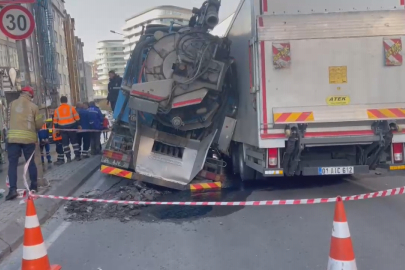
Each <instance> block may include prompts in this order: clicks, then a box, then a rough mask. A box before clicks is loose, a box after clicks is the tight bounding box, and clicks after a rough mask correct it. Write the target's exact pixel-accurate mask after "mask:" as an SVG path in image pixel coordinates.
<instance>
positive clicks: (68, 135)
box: [53, 96, 81, 162]
mask: <svg viewBox="0 0 405 270" xmlns="http://www.w3.org/2000/svg"><path fill="white" fill-rule="evenodd" d="M67 101H68V100H67V97H65V96H62V97H61V98H60V103H61V105H60V106H59V107H58V108H57V109H56V110H55V113H54V117H53V124H54V125H55V128H56V129H60V133H61V136H62V144H63V152H64V153H65V155H66V158H67V162H71V161H72V158H71V155H70V146H69V145H70V144H72V146H73V151H74V152H75V160H77V161H79V160H80V150H79V144H78V143H77V134H76V131H72V130H71V129H81V127H80V123H79V121H80V117H79V114H78V113H77V111H76V109H75V108H74V107H73V106H70V105H69V104H67Z"/></svg>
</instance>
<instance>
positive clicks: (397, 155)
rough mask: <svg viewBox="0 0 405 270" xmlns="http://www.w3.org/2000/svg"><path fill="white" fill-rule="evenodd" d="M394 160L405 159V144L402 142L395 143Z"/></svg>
mask: <svg viewBox="0 0 405 270" xmlns="http://www.w3.org/2000/svg"><path fill="white" fill-rule="evenodd" d="M392 150H393V152H394V162H395V163H401V162H403V161H404V145H403V144H402V143H393V144H392Z"/></svg>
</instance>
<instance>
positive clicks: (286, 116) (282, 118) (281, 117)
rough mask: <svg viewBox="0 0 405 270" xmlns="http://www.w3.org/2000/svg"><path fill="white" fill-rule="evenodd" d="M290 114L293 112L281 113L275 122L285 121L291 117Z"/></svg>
mask: <svg viewBox="0 0 405 270" xmlns="http://www.w3.org/2000/svg"><path fill="white" fill-rule="evenodd" d="M290 115H291V113H283V114H281V115H280V117H279V118H277V119H276V120H275V122H276V123H282V122H285V121H286V120H287V119H288V117H290Z"/></svg>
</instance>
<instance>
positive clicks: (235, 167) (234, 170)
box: [231, 143, 239, 175]
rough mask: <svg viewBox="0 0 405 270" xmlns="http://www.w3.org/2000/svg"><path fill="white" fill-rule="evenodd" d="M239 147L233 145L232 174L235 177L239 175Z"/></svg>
mask: <svg viewBox="0 0 405 270" xmlns="http://www.w3.org/2000/svg"><path fill="white" fill-rule="evenodd" d="M238 147H239V145H238V144H236V143H232V148H231V158H232V173H233V174H234V175H237V174H239V151H238Z"/></svg>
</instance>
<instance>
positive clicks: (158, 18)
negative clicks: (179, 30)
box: [123, 5, 192, 60]
mask: <svg viewBox="0 0 405 270" xmlns="http://www.w3.org/2000/svg"><path fill="white" fill-rule="evenodd" d="M191 15H192V12H191V10H190V9H186V8H182V7H176V6H170V5H165V6H158V7H154V8H151V9H148V10H145V11H143V12H141V13H138V14H136V15H134V16H132V17H131V18H129V19H127V20H125V26H124V27H123V31H124V37H125V41H124V46H125V49H124V53H125V60H128V59H129V57H130V54H131V52H132V50H133V49H134V48H135V45H136V43H137V42H138V40H139V38H140V36H141V34H142V31H143V29H144V27H146V26H147V25H149V24H160V25H167V26H170V25H174V26H176V25H177V26H178V25H188V22H189V20H190V18H191Z"/></svg>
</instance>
